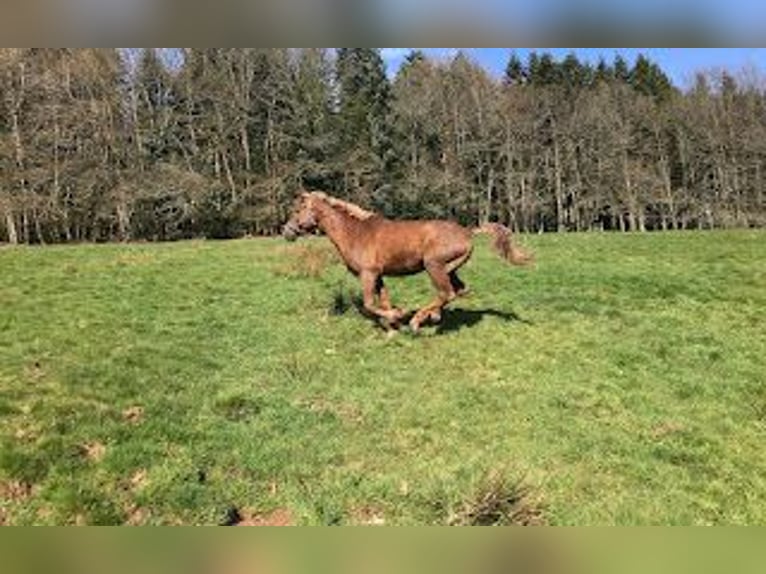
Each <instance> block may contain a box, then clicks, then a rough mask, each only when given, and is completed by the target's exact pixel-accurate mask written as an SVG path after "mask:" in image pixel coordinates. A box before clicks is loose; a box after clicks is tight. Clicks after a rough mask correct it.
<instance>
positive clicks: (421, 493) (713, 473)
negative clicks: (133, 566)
mask: <svg viewBox="0 0 766 574" xmlns="http://www.w3.org/2000/svg"><path fill="white" fill-rule="evenodd" d="M324 241H325V240H320V239H313V240H305V241H304V242H303V243H299V244H296V245H290V246H288V245H286V244H285V243H283V242H282V241H280V240H242V241H228V242H184V243H175V244H139V245H84V246H76V247H68V246H62V247H45V248H5V249H0V420H2V425H0V522H5V523H8V524H69V523H88V524H103V523H108V524H111V523H123V522H131V523H150V524H154V523H160V524H174V523H193V524H215V523H220V522H221V521H223V520H224V519H225V517H226V515H227V512H230V509H231V508H237V509H240V510H242V511H243V512H249V513H251V514H259V513H262V514H263V515H269V513H271V512H272V511H275V510H277V509H281V510H282V511H285V510H286V511H287V512H289V515H290V517H291V520H292V521H293V522H295V523H298V524H353V523H359V522H365V521H368V519H369V518H370V517H375V521H378V522H379V521H380V520H385V523H386V524H396V525H399V524H446V523H448V522H449V521H450V516H454V515H455V513H456V512H460V510H461V508H464V507H465V504H466V501H469V503H470V501H471V499H472V497H474V496H476V495H477V494H476V493H481V492H483V491H482V489H485V490H486V485H487V484H488V481H492V480H495V479H496V478H497V477H501V480H502V481H507V482H510V483H514V484H515V483H517V482H519V481H521V483H522V484H523V485H524V489H526V490H528V491H529V492H530V495H529V496H530V499H529V501H528V502H527V504H529V505H534V507H535V510H536V511H539V513H540V514H541V515H542V516H543V517H544V520H545V521H546V522H549V523H553V524H711V523H712V524H753V523H759V524H763V523H765V522H766V448H764V445H765V444H766V380H765V379H766V328H765V327H764V318H765V317H766V314H764V310H765V309H766V233H764V232H754V231H739V232H708V233H667V234H660V233H654V234H644V235H633V234H628V235H616V234H613V235H607V234H603V235H544V236H535V237H524V238H523V242H524V243H525V244H526V245H527V246H529V247H531V248H533V250H534V251H535V252H536V255H537V260H538V265H537V267H536V268H534V269H517V268H511V267H508V266H505V265H504V264H502V262H500V261H499V259H497V258H495V256H494V255H493V254H492V253H491V252H490V251H489V249H488V247H487V245H486V244H485V243H482V244H481V245H480V247H479V248H478V249H477V250H476V252H475V255H474V257H473V259H472V260H471V262H470V263H469V264H468V265H467V266H466V267H465V268H464V271H463V273H462V276H463V279H464V280H465V282H466V283H467V284H468V285H469V286H470V287H471V288H472V289H473V294H472V295H471V296H470V297H469V298H466V299H462V300H458V301H456V302H455V304H454V305H453V311H452V312H451V313H445V317H444V322H443V324H442V325H441V326H440V327H428V328H424V330H423V331H422V333H421V334H420V335H418V336H413V335H411V334H408V333H400V334H398V335H397V336H395V337H391V338H388V337H386V335H385V334H384V333H383V331H382V330H380V329H378V328H377V327H375V326H374V325H373V324H372V323H371V322H370V321H368V320H366V319H365V318H363V317H362V316H360V314H359V313H358V311H357V310H356V309H355V308H354V307H353V306H349V305H348V301H349V300H351V299H352V298H353V297H355V296H356V295H357V294H358V285H357V283H356V281H355V279H354V278H353V277H351V276H350V275H348V273H347V272H346V271H345V269H344V268H343V267H342V265H340V264H339V263H338V262H335V261H331V262H330V263H329V264H328V265H326V266H325V265H324V263H326V262H325V261H324V260H322V261H320V262H319V263H318V264H317V263H316V259H317V253H318V252H319V251H321V249H323V248H324V246H325V243H324ZM307 245H308V246H309V247H308V250H307V247H306V246H307ZM320 259H321V257H320ZM302 264H306V265H310V266H313V267H312V269H310V270H309V271H307V272H304V271H302V267H301V265H302ZM389 285H390V287H391V288H392V292H393V298H394V302H395V303H397V304H400V305H403V306H406V307H408V308H412V307H414V306H415V305H417V304H418V303H423V302H425V301H427V300H428V299H430V298H431V297H432V292H431V287H430V285H429V282H428V280H427V278H426V276H425V275H419V276H416V277H410V278H404V279H396V280H389ZM130 409H132V410H130ZM488 477H495V478H488ZM482 496H483V495H482ZM485 498H487V497H485ZM487 499H488V500H489V499H492V497H489V498H487ZM492 500H494V499H492Z"/></svg>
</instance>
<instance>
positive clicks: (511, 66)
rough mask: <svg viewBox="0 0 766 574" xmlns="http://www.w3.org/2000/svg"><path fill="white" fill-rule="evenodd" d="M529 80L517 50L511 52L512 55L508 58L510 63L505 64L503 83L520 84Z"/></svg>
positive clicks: (507, 84)
mask: <svg viewBox="0 0 766 574" xmlns="http://www.w3.org/2000/svg"><path fill="white" fill-rule="evenodd" d="M526 81H527V73H526V70H525V69H524V64H523V63H522V61H521V59H520V58H519V56H518V55H517V54H516V52H511V56H510V58H509V59H508V64H507V65H506V66H505V75H504V76H503V83H504V84H505V85H506V86H520V85H523V84H525V83H526Z"/></svg>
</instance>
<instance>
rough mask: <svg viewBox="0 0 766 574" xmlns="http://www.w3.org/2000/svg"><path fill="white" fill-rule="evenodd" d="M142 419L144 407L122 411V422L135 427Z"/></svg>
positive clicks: (133, 407)
mask: <svg viewBox="0 0 766 574" xmlns="http://www.w3.org/2000/svg"><path fill="white" fill-rule="evenodd" d="M143 418H144V407H139V406H137V405H136V406H132V407H128V408H127V409H125V410H124V411H122V420H124V421H125V422H126V423H128V424H131V425H137V424H138V423H140V422H141V421H142V420H143Z"/></svg>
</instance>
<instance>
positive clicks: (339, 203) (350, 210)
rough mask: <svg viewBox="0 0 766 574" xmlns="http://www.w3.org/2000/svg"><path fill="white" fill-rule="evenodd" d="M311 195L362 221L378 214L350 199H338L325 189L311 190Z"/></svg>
mask: <svg viewBox="0 0 766 574" xmlns="http://www.w3.org/2000/svg"><path fill="white" fill-rule="evenodd" d="M310 195H312V196H313V197H316V198H319V199H321V200H322V201H324V202H325V203H327V204H328V205H329V206H330V207H333V208H335V209H340V210H341V211H344V212H345V213H347V214H348V215H350V216H351V217H354V218H356V219H359V220H360V221H365V220H366V219H370V218H371V217H376V216H377V215H378V214H377V213H375V212H374V211H369V210H367V209H364V208H362V207H359V206H358V205H356V204H355V203H351V202H350V201H343V200H342V199H338V198H337V197H332V196H331V195H327V194H326V193H324V192H323V191H312V192H310Z"/></svg>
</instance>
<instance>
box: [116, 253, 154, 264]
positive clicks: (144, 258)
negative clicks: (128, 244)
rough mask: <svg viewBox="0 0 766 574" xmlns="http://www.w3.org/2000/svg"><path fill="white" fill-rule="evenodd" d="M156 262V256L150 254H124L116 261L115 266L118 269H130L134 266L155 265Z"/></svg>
mask: <svg viewBox="0 0 766 574" xmlns="http://www.w3.org/2000/svg"><path fill="white" fill-rule="evenodd" d="M154 260H155V257H154V255H152V254H150V253H122V254H120V255H118V256H117V258H116V259H115V260H114V263H113V265H115V266H116V267H128V266H134V265H145V264H147V263H153V262H154Z"/></svg>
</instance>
